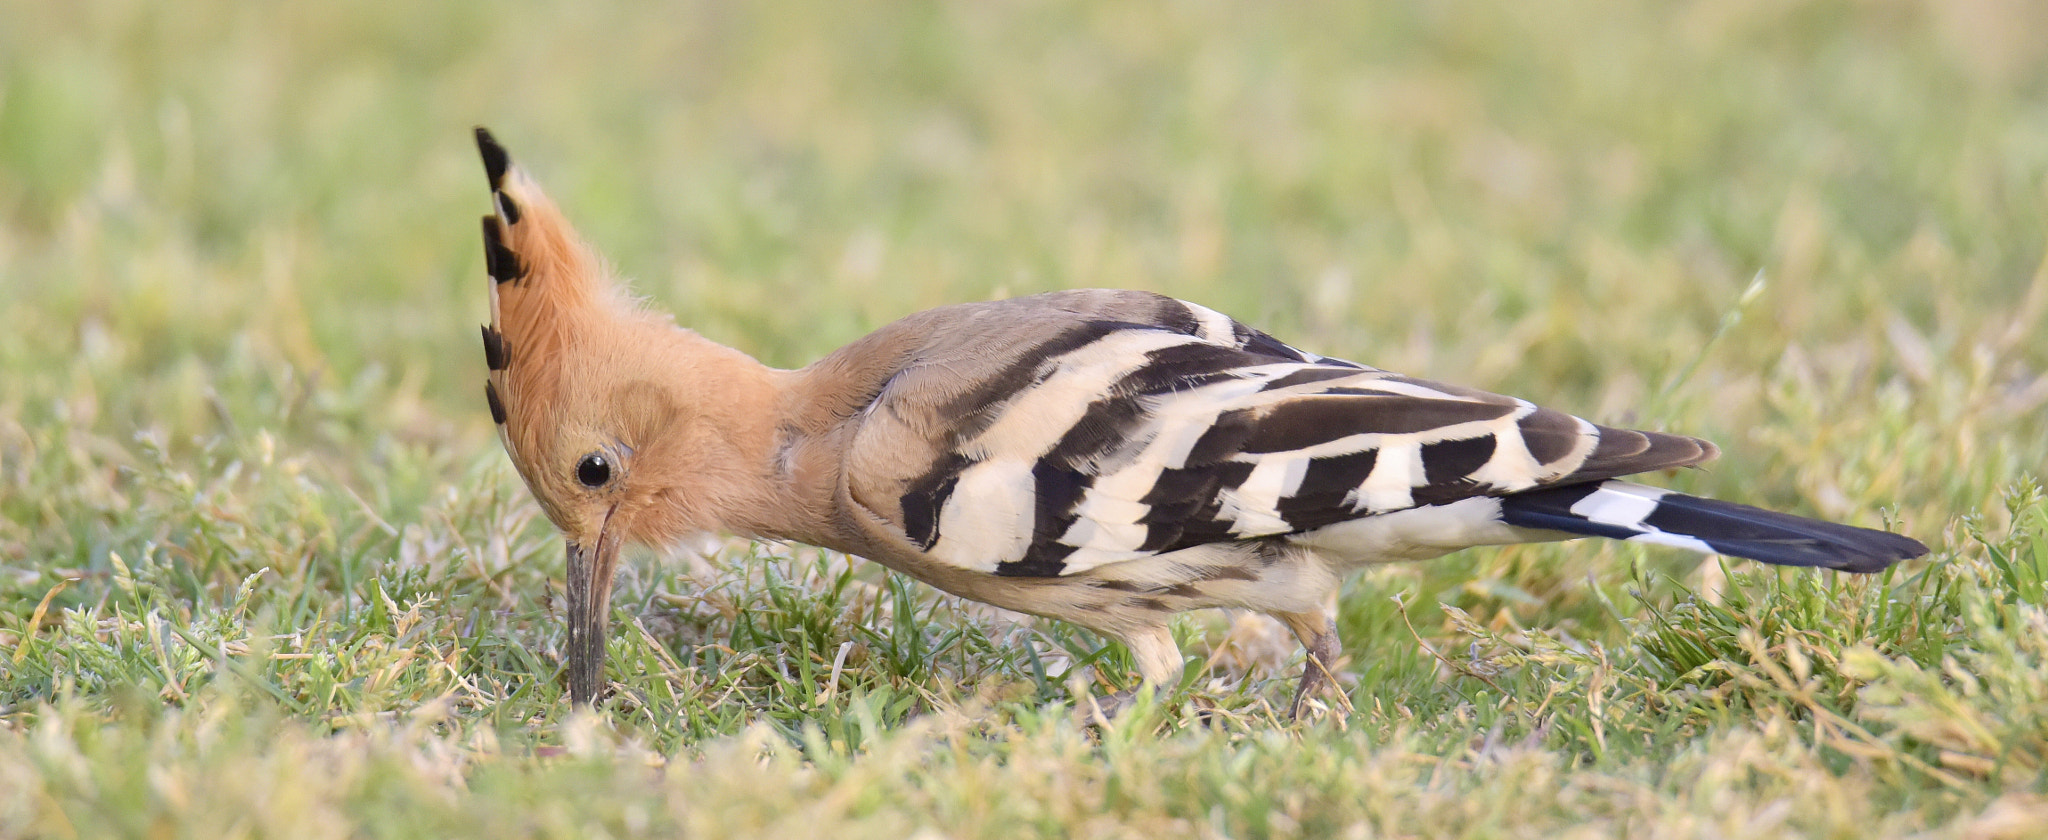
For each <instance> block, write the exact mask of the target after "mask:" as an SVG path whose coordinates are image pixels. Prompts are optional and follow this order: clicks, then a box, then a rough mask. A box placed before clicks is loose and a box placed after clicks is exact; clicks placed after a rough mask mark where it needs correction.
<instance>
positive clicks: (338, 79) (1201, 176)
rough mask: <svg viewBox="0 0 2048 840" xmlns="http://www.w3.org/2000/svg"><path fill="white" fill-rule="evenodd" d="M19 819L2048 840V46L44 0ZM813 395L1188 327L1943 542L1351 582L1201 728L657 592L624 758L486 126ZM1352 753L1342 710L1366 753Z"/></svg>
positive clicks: (970, 649)
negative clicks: (972, 324)
mask: <svg viewBox="0 0 2048 840" xmlns="http://www.w3.org/2000/svg"><path fill="white" fill-rule="evenodd" d="M0 21H4V24H0V319H4V323H5V324H6V325H7V328H6V329H4V330H0V837H9V838H12V837H86V838H101V837H150V838H158V837H193V838H223V837H251V838H253V837H290V838H318V837H345V838H382V837H400V838H406V837H488V838H493V840H507V838H528V837H533V838H542V837H565V838H567V837H577V838H582V837H607V836H610V837H623V836H660V835H671V836H673V835H688V836H745V837H762V836H795V837H803V836H819V837H850V838H857V837H888V838H902V837H1019V836H1047V837H1160V836H1177V837H1187V836H1193V837H1318V836H1335V837H1357V838H1368V837H1474V838H1479V837H1486V838H1492V837H1574V836H1584V837H1605V836H1619V835H1627V836H1633V837H1724V836H1810V837H1855V838H1858V840H1863V839H1864V838H1878V837H1909V836H1910V837H1935V838H1949V837H1953V838H1998V837H2012V838H2020V837H2038V836H2044V835H2048V664H2044V660H2048V494H2044V492H2043V490H2042V489H2041V486H2040V484H2039V482H2040V480H2041V479H2042V478H2043V473H2044V470H2043V465H2044V464H2048V49H2044V48H2043V47H2042V45H2041V39H2040V37H2039V33H2040V32H2042V31H2048V7H2042V6H2039V5H2036V4H2029V3H2022V2H1998V1H1997V0H1971V1H1970V2H1963V1H1962V0H1954V2H1932V0H1930V2H1924V3H1913V2H1903V0H1898V1H1892V0H1887V1H1886V2H1849V0H1842V1H1841V2H1784V3H1761V2H1694V3H1676V2H1673V3H1654V4H1653V3H1645V4H1608V3H1598V2H1591V0H1563V1H1561V2H1548V3H1513V4H1510V3H1476V2H1444V3H1427V4H1424V3H1415V4H1373V3H1348V4H1337V3H1330V4H1308V3H1304V4H1225V3H1209V2H1202V3H1179V4H1168V3H1130V4H1110V3H1015V2H992V3H961V4H943V5H942V4H931V3H882V2H831V1H830V0H816V2H789V3H772V4H770V3H754V4H738V3H719V2H675V3H665V4H655V3H644V2H642V3H623V4H616V5H610V6H605V5H600V4H591V3H563V2H555V3H529V4H506V3H496V4H486V3H479V2H466V1H465V2H449V3H418V4H398V3H372V2H360V0H343V2H330V3H244V2H233V0H188V2H181V3H159V2H143V1H142V0H95V2H87V3H55V2H34V0H0ZM479 124H483V125H488V126H490V127H491V128H492V129H493V130H494V131H495V132H496V133H497V135H498V137H499V138H500V139H501V140H503V141H504V142H505V143H506V144H507V145H508V146H509V147H510V148H511V150H512V151H513V153H514V154H515V155H516V156H517V157H518V159H519V160H520V161H521V162H522V163H523V164H524V165H526V166H527V167H528V168H529V169H530V170H532V171H533V172H534V173H535V174H536V175H537V176H538V177H539V178H540V179H541V181H542V182H543V183H545V184H546V185H547V187H548V188H549V190H550V192H551V193H552V194H553V196H554V197H555V198H556V200H557V201H558V202H559V203H560V204H562V205H563V206H564V208H565V209H566V211H567V212H568V213H569V215H570V217H571V218H572V219H574V220H575V221H576V222H577V224H578V225H579V226H580V227H581V229H582V230H583V232H584V234H585V235H586V236H588V237H589V238H590V239H591V240H593V242H595V243H596V245H597V246H598V247H599V248H600V249H601V250H602V251H604V252H605V253H606V254H608V255H609V257H610V258H611V259H612V260H613V261H614V262H615V263H616V264H617V266H618V267H619V268H620V270H621V271H622V272H623V273H624V274H625V275H627V276H629V277H632V278H634V279H635V282H636V288H637V290H638V291H639V292H640V293H641V294H644V295H645V296H647V297H648V298H650V299H651V300H652V301H653V302H654V303H655V304H657V305H658V306H660V307H662V308H664V309H668V310H672V311H674V312H675V313H677V317H678V320H679V322H680V323H682V324H684V325H686V326H689V327H691V328H692V329H696V330H698V331H700V332H702V333H704V334H705V335H707V336H709V337H711V338H713V339H716V340H719V341H723V342H726V343H729V344H732V345H734V346H737V347H740V348H742V349H745V350H747V351H749V352H751V353H753V354H755V355H757V356H759V357H761V358H763V359H764V360H766V361H768V362H769V363H771V364H776V365H780V366H798V365H802V364H804V363H806V362H808V361H810V360H811V359H814V358H816V357H817V356H819V355H822V354H823V353H825V352H827V351H829V350H831V349H832V348H834V347H837V346H839V345H840V344H843V343H845V342H847V341H849V340H851V339H853V338H855V337H857V336H860V335H862V334H864V333H865V332H867V331H868V330H871V329H873V328H875V327H878V326H880V325H882V324H884V323H887V322H889V321H890V320H892V319H894V318H896V317H898V316H901V315H904V314H908V313H910V312H913V311H916V310H919V309H924V308H927V307H931V306H936V305H939V304H943V303H949V302H955V301H962V300H977V299H986V298H992V297H1001V296H1011V295H1021V294H1029V293H1033V292H1039V291H1045V290H1050V289H1060V288H1073V287H1088V286H1112V287H1128V288H1140V289H1149V290H1154V291H1159V292H1164V293H1168V294H1172V295H1175V296H1177V297H1182V298H1185V299H1189V300H1193V301H1197V302H1200V303H1203V304H1206V305H1208V306H1211V307H1213V308H1216V309H1220V310H1223V311H1225V312H1229V313H1231V314H1234V315H1236V316H1237V317H1239V318H1240V319H1243V320H1245V321H1247V322H1249V323H1252V324H1253V325H1255V326H1258V327H1260V328H1262V329H1265V330H1267V331H1270V332H1273V333H1275V334H1277V335H1279V336H1281V337H1282V338H1283V339H1286V340H1288V341H1290V342H1291V343H1294V344H1296V345H1298V346H1301V347H1304V348H1307V349H1310V350H1314V351H1316V352H1319V353H1323V354H1327V355H1334V356H1340V357H1345V358H1352V359H1357V360H1360V361H1363V362H1366V363H1369V364H1373V365H1377V366H1381V367H1386V368H1390V369H1394V370H1398V371H1402V372H1405V373H1410V374H1414V375H1419V376H1424V377H1429V378H1434V379H1441V380H1446V381H1452V382H1458V383H1463V384H1468V385H1474V386H1478V387H1483V388H1488V389H1491V390H1497V391H1502V392H1506V393H1510V394H1515V395H1518V396H1524V397H1528V398H1531V399H1535V400H1537V401H1539V402H1542V403H1544V404H1546V405H1550V406H1553V407H1557V408H1560V409H1565V410H1569V411H1573V412H1575V413H1579V414H1582V415H1585V416H1588V417H1591V418H1594V419H1597V420H1600V421H1602V422H1607V423H1611V424H1618V425H1635V426H1640V427H1645V428H1654V429H1663V430H1670V431H1678V432H1685V433H1690V434H1696V435H1700V436H1703V437H1707V438H1710V439H1713V440H1715V441H1717V442H1719V443H1720V444H1721V445H1722V447H1723V450H1724V452H1725V454H1724V456H1723V457H1722V458H1721V459H1720V460H1719V461H1718V462H1716V463H1714V464H1712V465H1710V466H1709V467H1708V468H1707V469H1704V470H1694V471H1686V472H1684V473H1682V474H1674V475H1668V476H1652V477H1650V479H1649V480H1650V481H1652V482H1653V483H1659V484H1663V485H1667V486H1672V487H1677V488H1680V489H1683V490H1686V491H1688V492H1695V493H1701V494H1705V495H1713V496H1719V497H1724V498H1730V499H1734V500H1739V501H1745V502H1749V503H1752V504H1759V505H1764V506H1769V507H1774V508H1778V509H1783V510H1787V511H1791V512H1796V513H1801V514H1805V515H1809V516H1819V517H1826V518H1830V519H1835V520H1838V521H1845V522H1852V523H1855V524H1860V525H1866V526H1872V527H1891V528H1894V529H1897V530H1901V531H1903V532H1905V533H1908V534H1911V535H1913V536H1915V537H1918V538H1920V539H1922V540H1923V541H1925V542H1927V543H1928V544H1929V545H1930V546H1931V547H1932V548H1933V553H1932V554H1931V555H1929V556H1928V557H1927V558H1925V559H1922V560H1917V561H1912V562H1908V563H1906V564H1903V565H1901V566H1899V567H1897V568H1895V569H1894V570H1893V571H1891V572H1889V573H1886V574H1884V575H1879V576H1871V577H1854V576H1848V575H1839V574H1835V573H1810V572H1800V571H1789V570H1779V569H1775V568H1768V567H1762V566H1756V565H1749V564H1741V563H1724V562H1722V561H1718V560H1713V559H1708V560H1701V559H1699V558H1696V557H1693V556H1689V555H1685V554H1683V553H1680V552H1675V551H1670V550H1664V549H1656V548H1646V547H1642V546H1634V545H1624V544H1616V543H1602V542H1593V541H1585V542H1574V543H1558V544H1548V545H1541V546H1517V547H1510V548H1504V549H1488V550H1473V551H1467V552H1462V553H1459V554H1456V555H1453V556H1450V557H1447V558H1444V559H1441V560H1438V561H1434V562H1430V563H1424V564H1415V565H1403V566H1390V567H1386V568H1382V569H1377V570H1373V571H1371V572H1369V573H1366V574H1363V575H1361V576H1359V577H1357V578H1356V579H1354V580H1352V581H1350V582H1349V583H1348V584H1347V587H1346V589H1345V592H1344V596H1343V600H1342V603H1341V610H1340V620H1339V629H1340V632H1341V634H1342V636H1343V637H1344V639H1345V642H1346V645H1347V647H1346V654H1347V657H1346V659H1345V660H1344V662H1343V663H1342V665H1341V667H1340V668H1339V669H1338V673H1339V681H1340V683H1341V684H1342V686H1343V688H1344V690H1345V692H1346V695H1347V698H1348V703H1349V706H1350V707H1351V708H1350V709H1349V710H1348V711H1345V710H1342V709H1341V708H1332V709H1329V710H1326V711H1325V713H1323V714H1320V715H1316V716H1313V717H1312V719H1311V720H1309V721H1306V722H1303V723H1301V724H1293V723H1290V722H1288V721H1286V720H1285V719H1284V716H1283V715H1281V714H1280V713H1279V711H1278V710H1279V709H1281V708H1283V707H1284V705H1285V702H1286V700H1287V699H1288V698H1289V697H1290V695H1291V692H1292V689H1293V685H1294V680H1295V677H1296V676H1297V675H1298V673H1299V668H1300V665H1301V660H1300V658H1299V654H1298V652H1297V651H1296V650H1295V648H1294V646H1293V643H1292V642H1291V640H1287V639H1284V638H1282V637H1281V635H1280V632H1279V631H1278V630H1277V629H1275V627H1272V626H1268V625H1267V624H1264V623H1262V622H1261V620H1255V619H1252V618H1249V617H1245V616H1236V615H1229V614H1222V613H1216V614H1195V615H1189V616H1186V617H1184V618H1183V619H1182V620H1181V622H1180V623H1179V624H1178V625H1177V626H1176V634H1177V635H1178V636H1179V637H1180V639H1181V641H1182V644H1183V646H1184V647H1185V648H1186V649H1187V650H1188V651H1189V653H1190V655H1191V666H1190V668H1189V669H1188V677H1187V679H1186V680H1185V681H1184V682H1183V684H1182V685H1180V686H1177V687H1175V688H1174V689H1173V690H1171V691H1166V692H1162V693H1160V694H1159V695H1158V696H1156V697H1151V698H1149V699H1148V701H1146V702H1144V703H1141V705H1140V706H1139V707H1138V708H1137V709H1135V710H1133V711H1132V712H1131V713H1129V714H1127V715H1126V716H1124V717H1123V718H1120V719H1119V720H1118V721H1117V722H1116V724H1115V725H1114V726H1111V727H1108V728H1104V729H1098V730H1091V729H1084V728H1080V727H1077V726H1076V725H1075V723H1074V722H1073V721H1072V717H1071V714H1070V710H1071V708H1072V706H1073V704H1074V703H1075V701H1076V700H1077V699H1078V698H1080V697H1083V696H1085V695H1100V694H1102V693H1106V692H1109V691H1113V690H1116V689H1118V688H1122V687H1125V686H1127V685H1128V684H1129V681H1130V679H1131V671H1130V668H1129V666H1130V662H1129V658H1128V655H1127V654H1126V653H1125V652H1124V651H1123V650H1122V649H1121V648H1120V647H1118V646H1116V645H1112V644H1107V643H1105V642H1104V641H1103V640H1101V639H1099V638H1097V637H1094V636H1092V635H1089V634H1087V633H1084V632H1080V631H1078V630H1075V629H1074V628H1071V627H1066V626H1061V625H1055V624H1052V623H1048V622H1039V621H1033V620H1030V619H1028V618H1023V617H1019V616H1015V615H1010V614H1003V613H998V612H996V611H994V610H991V609H987V608H984V607H980V606H977V605H972V604H966V603H962V602H959V601H957V600H954V599H951V598H946V597H941V596H938V595H937V594H936V593H935V592H934V591H932V590H930V589H928V588H925V587H923V586H921V585H919V584H916V583H914V582H911V581H909V580H907V579H904V578H901V577H897V576H893V575H890V574H886V573H884V572H883V570H881V569H880V568H879V567H876V566H874V565H872V564H867V563H865V562H863V561H859V560H855V559H851V558H847V557H844V556H839V555H833V554H829V553H825V552H821V551H819V550H816V549H811V548H807V547H802V546H779V545H760V544H752V543H747V542H744V541H738V540H729V539H723V538H712V539H707V540H705V541H703V542H701V543H700V544H693V545H688V546H678V547H675V549H674V550H671V551H667V552H660V553H652V552H643V553H639V554H635V555H632V556H630V557H629V559H628V561H627V562H626V564H625V567H624V570H623V571H622V573H621V576H620V581H619V588H618V591H617V594H616V595H615V596H614V599H613V607H614V611H613V616H612V624H613V627H614V638H613V640H612V642H611V647H610V659H611V666H610V674H611V677H612V678H613V679H614V680H615V691H614V693H613V695H612V696H611V698H610V699H609V700H608V701H607V702H606V703H605V704H604V705H603V706H602V708H601V709H599V710H598V711H597V712H595V713H590V712H578V711H575V710H573V709H572V708H571V707H570V705H569V703H568V701H567V699H566V689H565V686H564V684H563V682H562V680H561V674H560V671H559V657H560V651H561V648H562V645H563V642H564V630H563V621H562V614H561V610H562V603H563V598H562V588H561V587H562V575H563V558H562V547H561V542H560V540H559V538H558V537H557V536H556V535H555V534H554V532H553V530H552V528H551V527H550V526H549V525H548V523H547V521H546V520H545V519H544V518H543V517H541V516H540V515H539V512H538V509H537V508H536V507H535V506H534V504H533V503H532V501H531V499H530V497H529V496H528V495H527V492H526V489H525V487H524V486H523V485H522V484H521V483H520V481H519V479H518V477H517V475H516V474H515V473H514V471H513V470H512V468H511V465H510V463H509V462H508V461H507V459H506V456H505V454H504V452H503V450H502V449H501V448H500V446H499V444H498V442H497V440H496V438H495V436H494V434H493V431H492V427H491V421H490V417H489V415H488V413H487V412H486V410H485V406H484V400H483V395H482V383H483V377H484V372H485V370H484V364H483V358H482V354H481V353H480V352H479V350H478V348H477V346H476V342H477V338H476V336H477V324H479V323H481V322H482V321H484V320H485V319H486V318H487V310H486V288H487V286H486V284H487V283H488V282H490V281H489V280H488V279H487V278H486V275H485V271H484V264H483V258H482V254H481V252H480V247H479V244H478V242H477V234H476V220H477V217H478V216H479V215H481V214H483V213H485V212H486V211H487V210H488V209H489V205H488V198H487V193H486V189H485V183H484V177H483V173H482V170H481V167H480V166H479V164H478V163H477V160H476V157H475V152H474V149H473V147H472V146H471V145H470V129H471V127H472V126H475V125H479ZM1331 705H1332V706H1339V705H1341V704H1331Z"/></svg>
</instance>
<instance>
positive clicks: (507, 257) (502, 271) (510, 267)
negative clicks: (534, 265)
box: [483, 216, 526, 283]
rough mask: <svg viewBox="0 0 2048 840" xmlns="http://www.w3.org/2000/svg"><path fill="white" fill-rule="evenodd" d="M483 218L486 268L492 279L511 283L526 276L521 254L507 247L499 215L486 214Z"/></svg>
mask: <svg viewBox="0 0 2048 840" xmlns="http://www.w3.org/2000/svg"><path fill="white" fill-rule="evenodd" d="M483 219H484V269H485V270H486V271H489V272H490V274H491V279H492V280H496V281H498V282H500V283H510V282H512V281H514V280H517V279H519V278H520V277H523V276H525V274H526V267H525V266H523V265H520V263H519V255H518V254H515V253H512V249H510V248H507V247H505V240H504V239H503V238H502V237H501V236H500V235H499V233H498V217H496V216H485V217H483Z"/></svg>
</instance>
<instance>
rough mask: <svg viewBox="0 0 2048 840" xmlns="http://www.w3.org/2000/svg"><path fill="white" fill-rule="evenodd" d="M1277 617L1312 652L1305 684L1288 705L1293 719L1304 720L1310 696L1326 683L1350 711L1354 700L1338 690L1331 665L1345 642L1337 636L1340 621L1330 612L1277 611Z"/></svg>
mask: <svg viewBox="0 0 2048 840" xmlns="http://www.w3.org/2000/svg"><path fill="white" fill-rule="evenodd" d="M1273 617H1274V618H1278V619H1280V620H1281V621H1282V622H1284V623H1286V625H1287V629H1289V630H1293V631H1294V636H1295V638H1298V639H1300V640H1301V646H1302V647H1303V648H1305V649H1307V651H1308V664H1306V665H1304V666H1303V667H1302V672H1301V686H1300V687H1299V688H1296V689H1295V690H1294V702H1293V703H1292V704H1291V705H1289V706H1288V708H1287V717H1288V719H1289V720H1297V721H1298V720H1301V713H1302V711H1303V710H1305V709H1306V708H1307V706H1308V699H1309V696H1310V695H1311V694H1313V693H1315V692H1317V691H1320V690H1323V689H1324V688H1325V687H1326V686H1327V687H1328V688H1329V689H1331V693H1332V695H1333V696H1334V697H1335V699H1336V700H1337V701H1338V702H1339V703H1342V704H1344V706H1345V707H1346V710H1347V711H1349V707H1350V705H1351V704H1350V702H1349V701H1348V698H1345V697H1344V694H1343V692H1342V691H1338V690H1336V683H1335V682H1334V681H1333V680H1332V676H1333V675H1332V674H1331V673H1330V668H1331V667H1332V666H1334V665H1336V664H1337V655H1338V654H1339V653H1341V652H1342V651H1343V645H1342V643H1341V642H1339V641H1338V639H1337V622H1336V621H1335V620H1334V619H1333V618H1332V617H1331V616H1330V614H1329V613H1327V612H1303V613H1274V614H1273Z"/></svg>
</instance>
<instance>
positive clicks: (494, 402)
mask: <svg viewBox="0 0 2048 840" xmlns="http://www.w3.org/2000/svg"><path fill="white" fill-rule="evenodd" d="M484 401H485V402H488V403H490V404H491V422H493V423H496V424H498V425H500V426H503V425H505V403H504V402H503V401H501V400H499V399H498V386H496V385H492V384H491V381H490V380H488V379H486V380H484Z"/></svg>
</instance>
